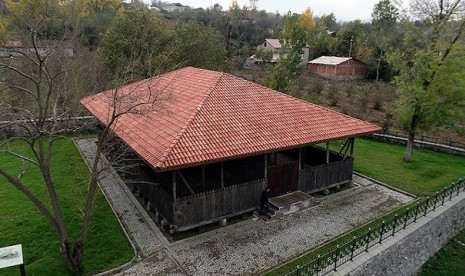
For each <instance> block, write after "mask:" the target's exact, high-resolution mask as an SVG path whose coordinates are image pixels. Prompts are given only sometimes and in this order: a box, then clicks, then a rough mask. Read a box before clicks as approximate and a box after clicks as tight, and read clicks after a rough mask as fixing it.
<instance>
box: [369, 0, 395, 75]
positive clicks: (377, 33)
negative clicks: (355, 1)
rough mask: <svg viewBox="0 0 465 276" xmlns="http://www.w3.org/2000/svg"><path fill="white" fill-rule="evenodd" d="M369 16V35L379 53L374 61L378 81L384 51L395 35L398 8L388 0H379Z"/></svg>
mask: <svg viewBox="0 0 465 276" xmlns="http://www.w3.org/2000/svg"><path fill="white" fill-rule="evenodd" d="M371 16H372V27H373V32H372V33H371V36H372V38H373V42H374V48H375V52H378V53H379V54H378V58H377V62H376V81H379V77H380V70H381V66H382V65H383V62H384V57H385V54H386V51H387V50H388V48H389V46H390V45H391V42H392V41H393V37H394V36H395V35H396V30H395V29H396V23H397V20H398V19H399V9H398V8H397V7H396V6H395V5H394V4H393V3H391V1H390V0H380V1H379V2H378V3H377V4H376V5H375V7H374V9H373V13H372V15H371Z"/></svg>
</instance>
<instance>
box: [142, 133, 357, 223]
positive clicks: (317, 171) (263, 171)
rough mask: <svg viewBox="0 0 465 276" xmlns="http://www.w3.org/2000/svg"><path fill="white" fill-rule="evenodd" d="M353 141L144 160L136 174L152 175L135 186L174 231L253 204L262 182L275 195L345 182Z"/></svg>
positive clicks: (348, 178) (256, 202) (247, 209)
mask: <svg viewBox="0 0 465 276" xmlns="http://www.w3.org/2000/svg"><path fill="white" fill-rule="evenodd" d="M353 143H354V139H353V138H350V139H347V140H345V142H344V148H343V150H341V152H333V151H331V150H330V149H329V144H326V145H327V146H326V147H324V148H322V147H317V146H305V147H300V148H295V149H288V150H282V151H277V152H271V153H266V154H261V155H256V156H251V157H246V158H241V159H235V160H227V161H222V162H218V163H212V164H207V165H201V166H196V167H191V168H185V169H179V170H173V171H167V172H155V171H154V170H152V169H150V168H149V167H148V166H143V173H142V174H139V176H141V175H145V176H146V177H149V178H150V179H152V181H140V182H139V183H138V184H136V187H137V189H138V190H139V194H140V195H141V196H142V197H143V198H144V199H145V201H147V202H150V205H151V206H153V208H154V209H156V210H157V212H158V213H159V214H160V215H161V216H162V217H163V218H165V219H166V220H167V222H168V223H169V224H170V225H172V228H173V229H174V231H184V230H188V229H191V228H195V227H198V226H201V225H205V224H209V223H212V222H215V221H220V220H222V219H226V218H229V217H233V216H237V215H240V214H243V213H247V212H251V211H253V210H255V209H256V208H257V207H258V206H259V204H260V197H261V192H262V191H263V190H264V188H265V187H266V186H268V187H270V189H271V196H279V195H283V194H287V193H289V192H294V191H299V190H300V191H302V192H305V193H310V192H317V191H321V190H324V189H327V188H329V187H333V186H336V185H341V184H344V183H349V182H350V181H351V179H352V166H353V158H352V157H351V155H352V152H353ZM150 182H154V183H156V184H150Z"/></svg>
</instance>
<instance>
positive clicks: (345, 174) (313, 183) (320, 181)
mask: <svg viewBox="0 0 465 276" xmlns="http://www.w3.org/2000/svg"><path fill="white" fill-rule="evenodd" d="M353 164H354V160H353V158H350V157H349V158H347V159H345V160H340V161H335V162H332V163H329V164H322V165H318V166H308V167H305V168H303V169H302V170H301V171H300V174H299V190H301V191H304V192H317V191H321V190H323V189H326V188H329V187H332V186H335V185H340V184H343V183H348V182H350V181H351V180H352V169H353Z"/></svg>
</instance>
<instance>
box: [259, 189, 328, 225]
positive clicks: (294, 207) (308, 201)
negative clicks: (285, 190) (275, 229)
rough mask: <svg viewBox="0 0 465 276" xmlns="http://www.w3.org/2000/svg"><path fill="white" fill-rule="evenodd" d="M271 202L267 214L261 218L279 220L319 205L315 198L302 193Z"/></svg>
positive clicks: (279, 197) (298, 192)
mask: <svg viewBox="0 0 465 276" xmlns="http://www.w3.org/2000/svg"><path fill="white" fill-rule="evenodd" d="M269 202H270V206H269V208H268V210H267V212H266V214H264V215H262V216H260V217H261V218H262V219H265V220H274V219H278V218H281V217H283V216H286V215H290V214H293V213H296V212H299V211H302V210H305V209H308V208H310V207H313V206H316V205H318V204H319V202H318V201H317V200H315V199H314V198H313V197H311V196H310V195H308V194H306V193H304V192H301V191H296V192H293V193H289V194H286V195H282V196H278V197H273V198H270V200H269Z"/></svg>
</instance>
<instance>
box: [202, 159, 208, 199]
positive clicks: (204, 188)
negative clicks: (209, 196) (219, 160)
mask: <svg viewBox="0 0 465 276" xmlns="http://www.w3.org/2000/svg"><path fill="white" fill-rule="evenodd" d="M206 186H207V174H206V173H205V165H203V166H202V192H205V190H206Z"/></svg>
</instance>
